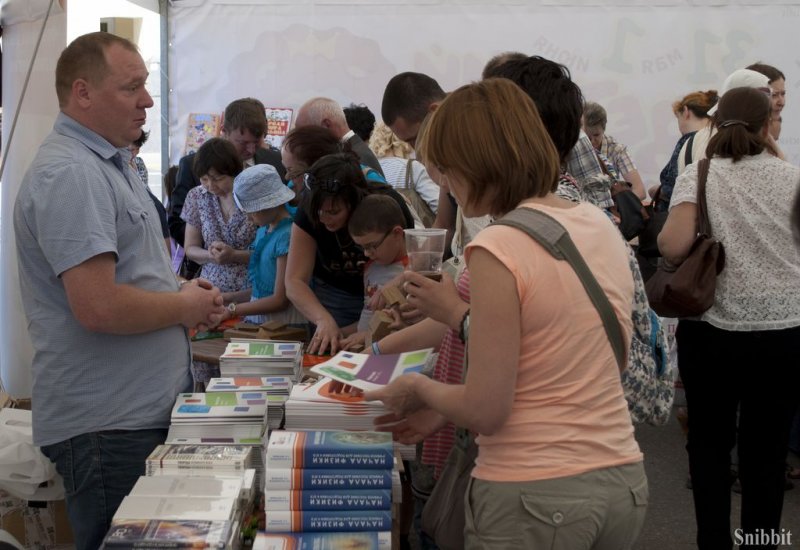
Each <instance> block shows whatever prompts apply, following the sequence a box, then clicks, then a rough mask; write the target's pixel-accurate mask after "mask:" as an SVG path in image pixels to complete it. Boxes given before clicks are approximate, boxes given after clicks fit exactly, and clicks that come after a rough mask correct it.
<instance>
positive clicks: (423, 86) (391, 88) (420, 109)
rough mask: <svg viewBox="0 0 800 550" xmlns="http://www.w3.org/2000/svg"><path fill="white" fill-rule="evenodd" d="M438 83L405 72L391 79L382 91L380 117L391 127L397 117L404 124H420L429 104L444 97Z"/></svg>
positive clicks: (421, 75) (426, 76) (423, 76)
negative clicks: (400, 118) (401, 118)
mask: <svg viewBox="0 0 800 550" xmlns="http://www.w3.org/2000/svg"><path fill="white" fill-rule="evenodd" d="M445 95H446V94H445V93H444V90H442V88H441V86H439V83H438V82H436V81H435V80H434V79H433V78H431V77H429V76H428V75H425V74H422V73H412V72H405V73H400V74H398V75H395V76H393V77H392V79H391V80H389V83H388V84H386V89H385V90H384V91H383V102H382V103H381V117H382V118H383V122H385V123H386V124H387V125H389V126H391V125H392V124H394V122H395V120H397V117H403V119H404V120H405V121H406V122H410V123H416V122H422V119H423V118H425V115H427V114H428V107H430V105H431V103H435V102H437V101H441V100H443V99H444V97H445Z"/></svg>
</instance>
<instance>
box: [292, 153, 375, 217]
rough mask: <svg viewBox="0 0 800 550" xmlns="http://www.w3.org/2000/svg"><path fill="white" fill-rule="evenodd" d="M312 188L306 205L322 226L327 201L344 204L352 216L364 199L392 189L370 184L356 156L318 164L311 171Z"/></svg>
mask: <svg viewBox="0 0 800 550" xmlns="http://www.w3.org/2000/svg"><path fill="white" fill-rule="evenodd" d="M307 182H308V186H309V189H308V190H307V191H306V192H305V193H303V196H302V205H303V209H304V210H305V213H306V215H307V216H308V217H309V219H311V221H312V222H313V223H314V224H315V225H318V224H319V211H320V209H321V208H322V205H323V203H324V202H325V199H328V198H331V199H333V200H334V201H341V202H342V204H343V206H344V207H346V208H347V209H348V210H349V211H350V213H351V214H352V213H353V211H354V210H355V209H356V207H357V206H358V205H359V204H360V203H361V200H362V199H363V198H364V197H366V196H367V195H369V194H370V193H375V192H384V191H385V190H387V189H390V187H389V186H388V185H387V184H385V183H378V182H373V181H371V182H369V184H367V180H366V178H365V177H364V172H363V171H362V169H361V164H360V163H359V161H358V157H357V156H356V155H355V154H354V153H336V154H334V155H326V156H324V157H322V158H321V159H319V160H318V161H316V162H315V163H314V164H313V165H312V166H311V168H309V169H308V172H307Z"/></svg>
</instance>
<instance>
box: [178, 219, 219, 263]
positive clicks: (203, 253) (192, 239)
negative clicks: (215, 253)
mask: <svg viewBox="0 0 800 550" xmlns="http://www.w3.org/2000/svg"><path fill="white" fill-rule="evenodd" d="M183 250H184V253H185V254H186V257H187V258H189V259H190V260H192V261H193V262H196V263H198V264H200V265H202V264H207V263H209V262H213V261H214V259H213V258H212V257H211V253H210V252H209V251H208V250H206V249H205V248H203V234H202V233H201V232H200V229H198V228H197V227H195V226H194V225H192V224H190V223H187V224H186V229H185V233H184V238H183Z"/></svg>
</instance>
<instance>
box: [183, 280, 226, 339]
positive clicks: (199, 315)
mask: <svg viewBox="0 0 800 550" xmlns="http://www.w3.org/2000/svg"><path fill="white" fill-rule="evenodd" d="M180 294H181V296H182V297H183V298H185V299H184V306H183V308H182V312H183V318H182V320H181V324H182V325H183V326H185V327H186V328H196V329H197V330H199V331H205V330H208V327H215V326H217V325H218V324H220V322H221V321H222V318H223V316H224V315H225V311H226V310H225V306H224V305H223V303H224V302H223V299H222V294H221V293H220V291H219V289H218V288H217V287H215V286H214V285H212V284H211V283H210V282H209V281H207V280H206V279H192V280H191V281H189V282H188V283H185V284H183V285H181V290H180Z"/></svg>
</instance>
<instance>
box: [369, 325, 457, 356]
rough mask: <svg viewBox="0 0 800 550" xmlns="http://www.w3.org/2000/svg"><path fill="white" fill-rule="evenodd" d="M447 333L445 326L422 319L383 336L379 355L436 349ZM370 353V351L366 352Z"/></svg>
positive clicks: (379, 343)
mask: <svg viewBox="0 0 800 550" xmlns="http://www.w3.org/2000/svg"><path fill="white" fill-rule="evenodd" d="M446 332H447V325H443V324H442V323H440V322H438V321H434V320H433V319H423V320H422V321H420V322H419V323H416V324H414V325H411V326H408V327H406V328H404V329H402V330H398V331H397V332H393V333H391V334H390V335H388V336H385V337H384V338H382V339H381V340H380V341H379V342H378V348H379V349H380V351H381V353H403V352H406V351H413V350H415V349H423V348H434V349H438V348H439V345H440V344H441V343H442V338H444V335H445V333H446ZM367 352H369V353H371V350H367Z"/></svg>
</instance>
